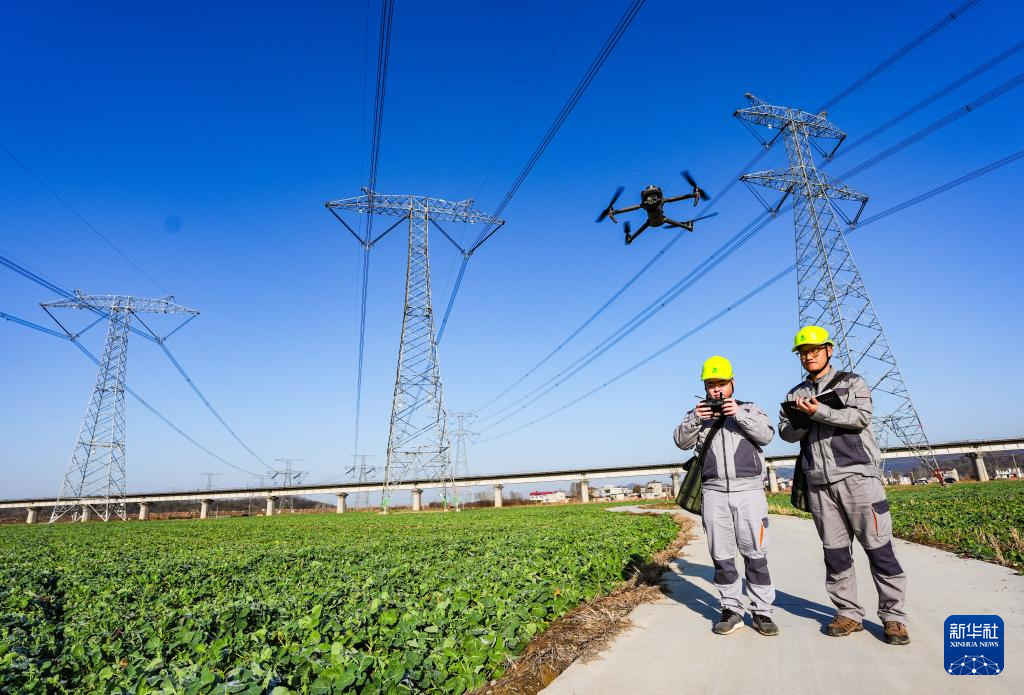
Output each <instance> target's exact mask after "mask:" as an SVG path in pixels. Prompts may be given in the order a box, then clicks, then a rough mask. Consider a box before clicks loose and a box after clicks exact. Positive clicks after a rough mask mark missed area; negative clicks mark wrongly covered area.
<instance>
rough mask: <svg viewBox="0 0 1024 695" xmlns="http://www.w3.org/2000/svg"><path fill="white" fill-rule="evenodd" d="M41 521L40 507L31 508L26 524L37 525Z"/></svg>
mask: <svg viewBox="0 0 1024 695" xmlns="http://www.w3.org/2000/svg"><path fill="white" fill-rule="evenodd" d="M38 521H39V507H29V508H28V517H27V518H26V519H25V523H26V524H35V523H37V522H38Z"/></svg>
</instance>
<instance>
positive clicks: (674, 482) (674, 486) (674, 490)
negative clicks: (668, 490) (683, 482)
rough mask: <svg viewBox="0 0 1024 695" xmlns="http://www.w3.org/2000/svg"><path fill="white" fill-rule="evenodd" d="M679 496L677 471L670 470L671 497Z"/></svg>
mask: <svg viewBox="0 0 1024 695" xmlns="http://www.w3.org/2000/svg"><path fill="white" fill-rule="evenodd" d="M678 496H679V471H672V499H675V498H676V497H678Z"/></svg>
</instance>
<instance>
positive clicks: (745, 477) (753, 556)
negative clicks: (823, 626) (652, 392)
mask: <svg viewBox="0 0 1024 695" xmlns="http://www.w3.org/2000/svg"><path fill="white" fill-rule="evenodd" d="M700 378H701V380H702V381H703V382H704V390H705V393H706V395H707V398H705V399H702V400H701V401H700V402H698V403H697V405H696V407H695V408H694V409H693V410H691V411H690V412H688V413H687V414H686V417H684V418H683V421H682V423H680V425H679V427H677V428H676V430H675V443H676V446H678V447H679V448H680V449H693V450H694V451H695V452H696V454H697V455H696V458H695V459H694V463H692V464H691V465H692V466H696V467H697V469H696V471H691V472H690V475H696V474H697V473H699V474H700V479H701V498H700V514H701V517H702V519H703V521H704V530H705V532H706V533H707V537H708V548H709V550H710V551H711V560H712V562H713V563H714V565H715V579H714V582H715V587H716V588H717V589H718V592H719V595H720V597H721V609H722V615H721V619H720V620H719V621H718V623H716V624H715V626H714V627H713V628H712V629H713V631H714V632H715V633H716V634H719V635H728V634H731V633H733V632H735V631H736V630H738V629H740V628H742V627H743V625H744V623H743V602H742V596H743V587H742V580H741V578H740V575H739V573H738V572H737V571H736V552H737V550H738V551H739V554H740V555H741V556H742V557H743V563H744V573H745V575H746V578H747V594H748V596H749V598H750V611H751V625H752V626H753V628H754V629H755V630H757V631H758V632H760V633H761V634H762V635H777V634H779V628H778V626H777V625H776V624H775V623H774V622H773V621H772V603H773V602H774V601H775V588H774V586H772V580H771V575H770V574H769V573H768V557H767V551H768V535H767V530H768V503H767V501H766V499H765V495H764V474H765V470H766V468H765V462H764V453H763V452H762V447H764V446H765V445H766V444H767V443H768V442H770V441H771V440H772V437H773V436H774V434H775V431H774V430H773V429H772V425H771V420H769V418H768V415H767V414H765V412H764V411H763V410H761V409H760V408H758V407H757V406H756V405H754V404H753V403H748V402H744V401H738V400H736V399H735V398H734V397H733V391H734V390H735V388H736V382H735V380H734V378H733V371H732V364H731V363H730V362H729V360H727V359H725V358H724V357H720V356H717V355H716V356H714V357H711V358H709V359H708V360H706V361H705V362H704V366H703V368H702V369H701V374H700Z"/></svg>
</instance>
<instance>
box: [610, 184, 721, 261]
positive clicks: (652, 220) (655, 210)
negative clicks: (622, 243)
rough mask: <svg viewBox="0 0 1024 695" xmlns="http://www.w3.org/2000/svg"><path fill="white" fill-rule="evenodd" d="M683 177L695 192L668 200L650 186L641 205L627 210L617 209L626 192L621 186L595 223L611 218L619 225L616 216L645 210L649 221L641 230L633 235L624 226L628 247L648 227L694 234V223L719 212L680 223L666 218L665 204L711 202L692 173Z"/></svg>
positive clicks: (641, 194)
mask: <svg viewBox="0 0 1024 695" xmlns="http://www.w3.org/2000/svg"><path fill="white" fill-rule="evenodd" d="M682 177H683V178H684V179H685V180H686V182H687V183H688V184H690V186H692V187H693V192H692V193H687V194H686V195H679V196H673V197H671V198H666V197H665V195H664V194H663V193H662V192H661V189H660V188H659V187H658V186H648V187H647V188H645V189H644V190H643V191H641V192H640V204H639V205H631V206H629V207H625V208H622V209H620V210H616V209H615V201H616V200H618V199H619V196H620V195H622V191H624V190H626V189H625V188H624V187H623V186H619V187H618V188H617V189H616V190H615V195H613V196H612V200H611V202H610V203H608V207H606V208H605V209H604V210H602V211H601V214H600V215H598V216H597V219H596V220H594V221H595V222H604V220H605V218H609V217H610V218H611V220H612V222H615V223H618V220H617V219H615V216H616V215H621V214H622V213H624V212H633V211H635V210H639V209H641V208H643V210H644V212H646V213H647V219H646V220H644V223H643V224H642V225H640V229H638V230H636V233H635V234H634V233H632V230H631V228H630V225H629V222H628V221H627V222H626V223H625V224H624V225H623V228H624V229H625V232H626V245H627V246H628V245H629V244H632V243H633V240H634V239H636V238H637V237H638V236H640V235H641V234H643V233H644V232H645V231H647V228H648V227H661V226H662V225H668V226H669V227H677V228H679V229H685V230H686V231H688V232H692V231H693V223H694V222H699V221H700V220H706V219H708V218H709V217H714V216H715V215H717V214H718V213H717V212H713V213H711V214H710V215H704V216H702V217H695V218H694V219H692V220H687V221H685V222H678V221H676V220H673V219H671V218H669V217H666V216H665V203H677V202H679V201H680V200H691V199H692V200H693V205H694V207H696V206H697V204H698V203H699V202H700V201H702V200H711V197H710V196H709V195H708V194H707V191H705V190H704V189H702V188H701V187H700V186H698V185H697V182H696V181H694V180H693V177H692V176H690V172H689V171H684V172H682Z"/></svg>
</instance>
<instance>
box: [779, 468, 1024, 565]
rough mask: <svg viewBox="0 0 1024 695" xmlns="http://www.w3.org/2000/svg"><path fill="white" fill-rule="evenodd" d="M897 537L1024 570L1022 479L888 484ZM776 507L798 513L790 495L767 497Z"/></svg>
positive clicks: (784, 511)
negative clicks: (949, 483) (902, 485)
mask: <svg viewBox="0 0 1024 695" xmlns="http://www.w3.org/2000/svg"><path fill="white" fill-rule="evenodd" d="M888 495H889V503H890V507H891V509H892V525H893V532H894V533H895V535H896V536H898V537H900V538H905V539H907V540H909V541H916V542H919V543H928V544H930V545H938V546H940V547H944V548H948V549H949V550H952V551H954V552H957V553H961V554H963V555H969V556H971V557H976V558H980V559H982V560H992V561H995V562H999V563H1000V564H1004V565H1007V566H1009V567H1013V568H1015V569H1017V570H1018V571H1021V572H1024V482H1022V481H1016V480H998V481H992V482H988V483H956V484H954V485H950V486H948V487H945V488H943V487H940V486H939V485H938V484H933V485H919V486H914V487H899V488H889V489H888ZM768 502H769V504H770V505H773V506H774V508H775V509H774V511H780V512H783V513H793V514H800V515H801V516H808V515H806V514H802V513H800V512H797V511H796V510H795V509H793V507H792V506H791V505H790V503H789V493H788V492H787V493H779V494H775V495H769V496H768Z"/></svg>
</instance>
